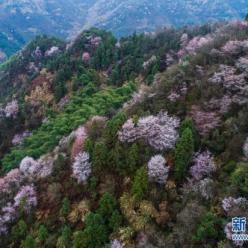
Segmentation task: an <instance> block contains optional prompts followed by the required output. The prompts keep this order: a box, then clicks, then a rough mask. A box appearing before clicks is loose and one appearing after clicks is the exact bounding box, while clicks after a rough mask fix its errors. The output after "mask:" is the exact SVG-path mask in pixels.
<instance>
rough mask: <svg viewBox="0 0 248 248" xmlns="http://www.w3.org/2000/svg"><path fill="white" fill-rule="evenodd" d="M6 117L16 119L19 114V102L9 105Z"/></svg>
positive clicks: (14, 101)
mask: <svg viewBox="0 0 248 248" xmlns="http://www.w3.org/2000/svg"><path fill="white" fill-rule="evenodd" d="M4 112H5V116H6V117H8V118H10V117H12V118H16V116H17V114H18V112H19V106H18V102H17V101H16V100H13V101H11V102H9V103H7V105H6V107H5V109H4Z"/></svg>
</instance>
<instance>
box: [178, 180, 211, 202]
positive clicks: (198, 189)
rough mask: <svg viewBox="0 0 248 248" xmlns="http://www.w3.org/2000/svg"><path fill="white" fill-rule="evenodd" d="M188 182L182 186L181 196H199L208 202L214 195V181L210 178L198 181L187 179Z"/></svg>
mask: <svg viewBox="0 0 248 248" xmlns="http://www.w3.org/2000/svg"><path fill="white" fill-rule="evenodd" d="M187 180H188V181H187V182H186V183H185V184H184V185H183V188H182V191H183V194H190V195H191V194H192V192H193V193H196V194H199V195H200V196H201V197H202V198H204V199H206V200H209V199H210V198H211V197H213V195H214V181H213V180H212V179H211V178H204V179H202V180H200V181H195V180H194V179H187Z"/></svg>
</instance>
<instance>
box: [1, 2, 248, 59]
mask: <svg viewBox="0 0 248 248" xmlns="http://www.w3.org/2000/svg"><path fill="white" fill-rule="evenodd" d="M247 12H248V2H247V1H246V0H154V1H148V0H126V1H123V0H109V1H105V0H85V1H84V0H57V1H53V0H31V1H25V0H18V1H16V0H15V1H14V0H1V1H0V51H1V52H4V54H2V53H1V54H0V61H1V60H3V59H4V58H5V55H7V56H10V55H12V54H13V53H15V52H16V51H17V50H19V49H20V48H21V47H22V46H23V45H24V44H25V43H26V42H27V41H29V40H30V39H31V38H32V37H34V36H36V35H38V34H41V33H42V34H48V35H54V36H56V37H59V38H71V37H73V36H75V35H76V34H78V33H79V31H81V30H82V29H87V28H89V27H92V26H96V27H100V28H104V29H107V30H110V31H112V32H113V33H114V34H115V35H116V36H118V37H119V36H125V35H128V34H130V33H133V32H134V31H137V32H143V31H148V32H149V31H154V30H156V29H157V28H159V27H161V26H164V25H172V26H182V25H186V24H200V23H203V22H206V21H216V20H227V19H228V20H229V19H232V18H240V17H243V16H244V15H245V13H247Z"/></svg>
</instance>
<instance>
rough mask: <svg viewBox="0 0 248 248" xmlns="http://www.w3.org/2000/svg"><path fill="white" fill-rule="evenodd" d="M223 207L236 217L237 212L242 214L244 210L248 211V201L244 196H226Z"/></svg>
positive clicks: (228, 213)
mask: <svg viewBox="0 0 248 248" xmlns="http://www.w3.org/2000/svg"><path fill="white" fill-rule="evenodd" d="M222 208H223V209H224V211H225V212H226V213H227V215H231V216H233V217H235V216H236V214H238V215H241V214H242V212H247V208H248V201H247V200H246V198H244V197H239V198H233V197H226V198H224V199H223V200H222Z"/></svg>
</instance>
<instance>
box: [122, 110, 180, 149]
mask: <svg viewBox="0 0 248 248" xmlns="http://www.w3.org/2000/svg"><path fill="white" fill-rule="evenodd" d="M178 126H179V119H178V118H176V117H170V116H169V115H168V114H167V112H161V113H159V114H158V115H157V116H153V115H151V116H147V117H144V118H140V119H139V121H138V123H137V125H135V124H134V122H133V120H132V119H129V120H127V121H126V122H125V123H124V125H123V126H122V130H121V131H119V133H118V136H119V140H120V141H121V142H128V143H132V142H134V141H136V140H138V139H144V140H145V141H146V142H147V143H148V144H149V145H150V146H152V147H153V148H154V149H156V150H168V149H171V148H173V147H174V146H175V143H176V141H177V138H178V132H177V130H176V129H177V127H178Z"/></svg>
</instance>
